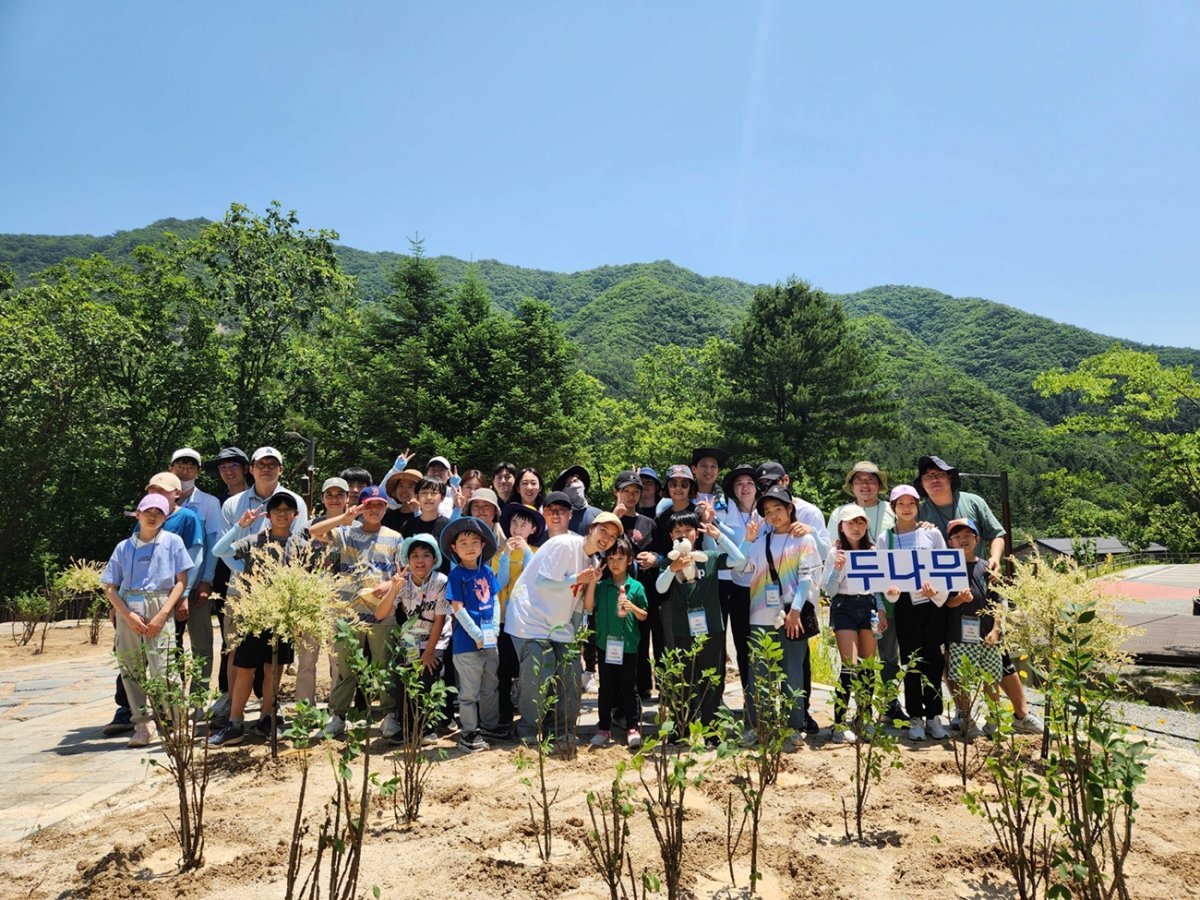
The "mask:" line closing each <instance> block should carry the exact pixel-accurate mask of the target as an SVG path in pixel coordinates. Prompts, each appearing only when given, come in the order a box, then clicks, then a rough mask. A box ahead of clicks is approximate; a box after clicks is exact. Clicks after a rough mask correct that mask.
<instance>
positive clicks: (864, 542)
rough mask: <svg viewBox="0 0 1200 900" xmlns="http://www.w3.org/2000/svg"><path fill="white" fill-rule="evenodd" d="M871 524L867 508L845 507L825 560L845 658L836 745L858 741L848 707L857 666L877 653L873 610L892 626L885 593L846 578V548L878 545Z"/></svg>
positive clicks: (832, 620)
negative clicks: (849, 724)
mask: <svg viewBox="0 0 1200 900" xmlns="http://www.w3.org/2000/svg"><path fill="white" fill-rule="evenodd" d="M868 527H869V525H868V520H867V513H866V510H864V509H863V508H862V507H861V506H858V505H857V504H854V503H850V504H847V506H846V507H845V508H844V509H843V510H842V518H841V521H840V522H838V537H837V540H836V541H834V544H833V549H832V550H831V551H830V554H829V558H828V559H827V560H826V561H825V575H824V577H823V578H822V579H821V583H822V584H824V585H825V593H827V594H829V595H830V596H831V597H833V600H832V601H831V602H830V604H829V624H830V625H832V626H833V632H834V636H835V637H836V638H837V645H838V653H839V654H841V657H842V674H841V680H840V682H839V684H838V688H837V693H836V694H835V695H834V702H833V730H832V735H831V736H832V738H833V742H834V743H835V744H842V743H853V742H854V741H855V740H857V735H855V733H854V732H853V731H851V730H850V729H848V728H846V727H845V721H846V707H847V706H849V704H850V694H851V688H852V685H853V683H854V673H855V666H857V665H858V661H859V659H869V658H870V657H872V656H874V655H875V634H874V632H873V631H872V629H871V613H872V612H875V613H877V614H878V616H879V630H880V632H883V631H884V630H886V629H887V627H888V622H887V610H886V608H885V607H884V602H883V595H882V594H876V593H875V592H874V591H870V590H864V589H863V587H862V583H861V582H853V583H852V582H850V581H849V580H848V579H847V578H846V560H847V556H846V551H847V550H870V549H871V548H872V547H873V546H874V545H873V544H872V542H871V538H870V536H869V535H868V534H867V529H868Z"/></svg>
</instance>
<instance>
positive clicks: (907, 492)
mask: <svg viewBox="0 0 1200 900" xmlns="http://www.w3.org/2000/svg"><path fill="white" fill-rule="evenodd" d="M901 497H912V498H913V499H914V500H916V501H917V502H918V503H920V502H921V495H920V494H918V493H917V489H916V488H915V487H913V486H912V485H911V484H898V485H896V486H895V487H894V488H892V492H891V493H890V494H888V502H889V503H895V502H896V501H897V500H899V499H900V498H901Z"/></svg>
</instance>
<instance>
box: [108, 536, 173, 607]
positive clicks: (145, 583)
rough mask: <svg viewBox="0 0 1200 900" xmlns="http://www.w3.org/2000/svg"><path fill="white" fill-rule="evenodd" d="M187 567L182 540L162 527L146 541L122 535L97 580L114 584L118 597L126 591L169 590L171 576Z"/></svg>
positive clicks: (171, 581) (171, 580)
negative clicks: (121, 539)
mask: <svg viewBox="0 0 1200 900" xmlns="http://www.w3.org/2000/svg"><path fill="white" fill-rule="evenodd" d="M135 544H141V546H140V547H139V546H135ZM191 567H192V558H191V557H190V556H188V552H187V548H186V547H184V546H183V540H182V539H181V538H180V537H179V535H177V534H172V533H171V532H169V531H167V530H166V529H163V530H162V531H160V532H159V533H158V534H157V535H156V536H155V538H154V540H153V541H150V542H149V543H142V542H141V541H135V539H134V538H126V539H125V540H123V541H121V543H119V544H117V546H116V549H115V550H113V552H112V556H110V557H109V558H108V565H107V566H105V567H104V574H103V575H101V576H100V581H101V582H102V583H103V584H112V585H115V586H116V588H117V590H118V592H119V593H120V594H121V597H122V598H123V597H125V596H126V595H127V594H128V593H129V592H130V591H169V590H171V588H172V587H174V586H175V576H176V575H178V574H179V573H180V572H186V571H188V570H189V569H190V568H191Z"/></svg>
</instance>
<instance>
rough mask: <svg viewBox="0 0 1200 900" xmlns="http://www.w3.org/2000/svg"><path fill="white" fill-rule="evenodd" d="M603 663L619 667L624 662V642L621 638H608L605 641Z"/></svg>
mask: <svg viewBox="0 0 1200 900" xmlns="http://www.w3.org/2000/svg"><path fill="white" fill-rule="evenodd" d="M604 661H605V662H606V663H609V664H610V665H614V666H619V665H621V664H622V663H624V662H625V641H624V639H623V638H615V637H610V638H609V639H608V640H607V641H605V643H604Z"/></svg>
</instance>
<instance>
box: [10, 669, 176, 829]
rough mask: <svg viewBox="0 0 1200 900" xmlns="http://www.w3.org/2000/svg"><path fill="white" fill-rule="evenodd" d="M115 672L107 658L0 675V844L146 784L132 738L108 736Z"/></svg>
mask: <svg viewBox="0 0 1200 900" xmlns="http://www.w3.org/2000/svg"><path fill="white" fill-rule="evenodd" d="M115 677H116V667H115V665H114V664H113V661H112V660H111V659H108V658H104V659H101V660H96V661H79V660H72V661H69V662H67V663H53V662H51V663H42V664H40V665H33V666H24V667H22V668H19V669H10V670H9V671H7V672H0V772H3V773H4V787H3V789H2V790H0V841H12V840H18V839H20V838H22V837H24V836H26V835H27V834H30V833H31V832H33V831H36V830H37V829H38V828H44V827H46V826H48V825H52V824H54V823H56V822H61V821H63V820H64V819H67V818H69V817H71V816H73V815H77V814H78V813H81V812H83V811H84V810H86V809H88V808H89V807H91V806H93V805H94V804H96V803H99V802H101V801H104V800H107V799H108V798H110V797H112V796H113V795H114V794H117V793H120V792H121V791H123V790H126V789H127V788H128V787H129V786H130V785H133V784H137V783H139V782H141V781H144V780H145V779H146V777H147V773H148V769H149V767H148V766H147V765H146V763H145V762H143V760H145V759H147V758H148V757H150V756H153V755H161V751H160V750H158V749H157V748H154V747H151V748H147V749H143V750H131V749H129V748H127V747H126V746H125V745H126V743H127V742H128V741H129V735H128V734H125V735H117V736H115V737H105V736H104V735H103V734H102V733H101V729H102V727H103V725H104V724H105V723H107V722H108V721H109V720H110V719H111V718H112V714H113V709H114V706H113V699H112V697H113V686H114V679H115Z"/></svg>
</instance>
